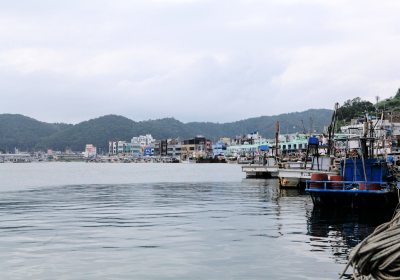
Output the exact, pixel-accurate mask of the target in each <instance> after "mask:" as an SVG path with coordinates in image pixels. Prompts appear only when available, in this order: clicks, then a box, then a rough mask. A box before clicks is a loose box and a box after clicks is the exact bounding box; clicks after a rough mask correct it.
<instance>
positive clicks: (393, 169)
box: [306, 116, 399, 208]
mask: <svg viewBox="0 0 400 280" xmlns="http://www.w3.org/2000/svg"><path fill="white" fill-rule="evenodd" d="M377 135H378V133H376V132H375V131H374V127H373V126H372V122H368V116H366V118H365V122H364V126H363V133H362V135H361V136H348V137H344V138H341V139H336V141H335V142H338V141H339V142H340V141H341V142H342V143H345V145H343V148H342V150H340V151H339V154H341V155H343V156H342V158H341V160H340V175H337V176H327V175H314V176H312V177H311V180H309V181H307V183H306V191H307V192H308V193H309V194H310V195H311V198H312V200H313V203H314V205H326V206H345V207H346V206H347V207H375V208H377V207H386V206H394V205H396V203H398V201H399V199H398V195H397V190H398V184H399V183H398V179H397V175H398V174H399V169H398V167H397V166H395V165H394V164H393V157H391V156H387V155H385V154H380V155H379V154H378V153H376V152H374V151H375V150H378V148H379V145H380V142H381V141H385V137H386V134H384V135H383V136H382V139H379V138H378V137H377ZM335 144H336V146H338V147H339V146H340V145H338V143H335Z"/></svg>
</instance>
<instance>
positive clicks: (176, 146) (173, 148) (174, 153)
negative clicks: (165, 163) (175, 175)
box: [167, 138, 182, 158]
mask: <svg viewBox="0 0 400 280" xmlns="http://www.w3.org/2000/svg"><path fill="white" fill-rule="evenodd" d="M181 150H182V140H181V139H180V138H178V139H171V140H169V141H168V145H167V156H169V157H173V158H180V157H181Z"/></svg>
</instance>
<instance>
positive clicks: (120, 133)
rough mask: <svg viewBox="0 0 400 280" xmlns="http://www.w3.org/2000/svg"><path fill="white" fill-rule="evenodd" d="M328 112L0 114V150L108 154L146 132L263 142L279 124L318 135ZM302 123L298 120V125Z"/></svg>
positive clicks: (328, 117) (160, 135)
mask: <svg viewBox="0 0 400 280" xmlns="http://www.w3.org/2000/svg"><path fill="white" fill-rule="evenodd" d="M331 116H332V110H327V109H310V110H307V111H304V112H295V113H288V114H281V115H276V116H262V117H257V118H250V119H245V120H241V121H236V122H230V123H222V124H220V123H212V122H189V123H182V122H180V121H178V120H176V119H174V118H165V119H157V120H148V121H140V122H136V121H133V120H130V119H128V118H126V117H123V116H117V115H106V116H102V117H99V118H96V119H91V120H88V121H84V122H81V123H78V124H76V125H72V124H65V123H45V122H40V121H37V120H35V119H32V118H29V117H26V116H23V115H18V114H0V147H2V148H6V149H7V150H8V151H11V152H12V151H13V149H14V148H18V149H19V150H21V151H26V150H29V151H33V150H36V151H37V150H47V149H52V150H58V151H65V150H66V149H71V150H74V151H82V150H84V148H85V145H86V144H93V145H95V146H96V147H98V148H101V149H104V150H108V141H111V140H121V141H130V139H131V138H132V137H133V136H139V135H144V134H151V135H152V136H153V137H154V138H156V139H167V138H176V137H181V138H191V137H195V136H196V135H204V136H206V137H207V138H208V139H210V140H211V141H213V142H214V141H215V140H218V139H219V138H221V137H230V138H233V137H235V136H236V135H239V134H245V133H249V132H253V131H256V130H258V131H259V133H260V134H261V135H262V136H263V137H266V138H273V137H274V135H275V131H276V122H277V121H279V122H280V128H281V133H286V132H289V133H292V132H303V130H304V129H305V130H306V131H307V130H308V129H309V126H310V118H312V117H314V123H313V126H314V127H317V129H318V130H319V131H322V129H323V127H324V125H328V124H329V123H330V120H331ZM302 121H303V122H302Z"/></svg>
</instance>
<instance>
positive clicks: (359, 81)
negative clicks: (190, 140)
mask: <svg viewBox="0 0 400 280" xmlns="http://www.w3.org/2000/svg"><path fill="white" fill-rule="evenodd" d="M399 8H400V3H399V2H397V1H386V2H385V4H384V5H383V4H379V3H377V2H372V1H371V2H365V1H351V2H350V3H349V2H348V1H334V2H321V1H263V0H260V1H168V0H166V1H117V2H109V1H68V2H58V1H34V2H32V1H26V2H23V1H10V2H3V3H2V9H1V10H0V41H1V42H2V43H1V44H0V92H1V97H2V102H1V103H0V112H2V113H21V114H24V115H28V116H31V117H34V118H37V119H39V120H43V121H49V122H61V121H64V122H72V123H76V122H79V121H82V120H87V119H89V118H94V117H98V116H101V115H104V114H121V115H124V116H127V117H129V118H132V119H134V120H143V119H155V118H163V117H172V116H173V117H175V118H177V119H179V120H182V121H184V122H186V121H215V122H226V121H234V120H239V119H244V118H248V117H256V116H260V115H273V114H280V113H285V112H291V111H302V110H306V109H309V108H332V107H333V104H334V102H337V101H339V102H343V101H345V100H347V99H349V98H354V97H357V96H360V97H362V98H365V99H368V100H370V101H373V100H374V96H375V95H380V96H381V98H386V97H389V96H392V95H394V94H395V92H396V91H397V89H398V88H399V87H400V78H399V74H398V73H400V71H399V70H400V69H399V68H400V63H399V62H400V54H399V52H398V46H399V43H400V37H399V32H400V20H398V15H397V11H398V9H399Z"/></svg>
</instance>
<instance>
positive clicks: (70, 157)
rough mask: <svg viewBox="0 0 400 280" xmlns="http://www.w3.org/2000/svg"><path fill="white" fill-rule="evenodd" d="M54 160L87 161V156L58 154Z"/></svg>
mask: <svg viewBox="0 0 400 280" xmlns="http://www.w3.org/2000/svg"><path fill="white" fill-rule="evenodd" d="M53 158H54V160H56V161H81V160H84V159H85V156H84V155H83V154H82V153H71V154H67V153H56V154H54V156H53Z"/></svg>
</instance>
